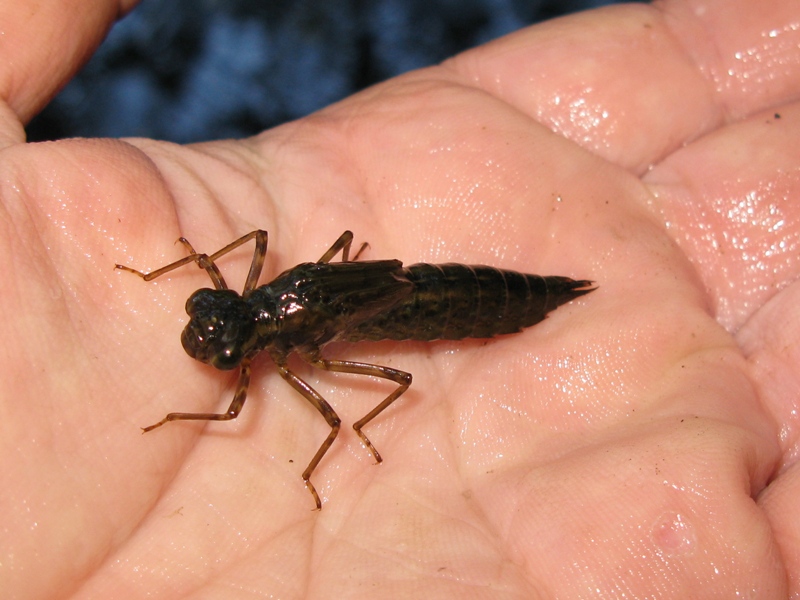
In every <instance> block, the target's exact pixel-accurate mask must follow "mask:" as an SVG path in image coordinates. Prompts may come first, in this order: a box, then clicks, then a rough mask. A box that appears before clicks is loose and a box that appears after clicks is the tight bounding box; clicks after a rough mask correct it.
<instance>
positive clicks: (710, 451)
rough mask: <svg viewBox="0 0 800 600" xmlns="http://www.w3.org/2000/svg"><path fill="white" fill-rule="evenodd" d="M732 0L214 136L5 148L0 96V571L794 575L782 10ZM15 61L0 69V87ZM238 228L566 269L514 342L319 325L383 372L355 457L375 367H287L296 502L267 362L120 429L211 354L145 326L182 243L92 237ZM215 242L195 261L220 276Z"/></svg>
mask: <svg viewBox="0 0 800 600" xmlns="http://www.w3.org/2000/svg"><path fill="white" fill-rule="evenodd" d="M706 4H708V3H706ZM717 4H719V6H717ZM736 4H738V5H739V6H738V7H737V9H732V8H731V3H730V2H727V3H721V2H720V3H716V4H715V3H711V5H710V6H708V8H707V10H706V12H703V13H700V12H698V11H695V10H694V9H693V3H692V2H690V1H688V0H686V1H678V0H675V1H674V2H666V3H663V4H660V5H656V6H653V7H645V6H632V5H631V6H626V7H624V8H623V7H620V8H615V9H609V10H603V11H598V12H594V13H587V14H583V15H578V16H575V17H571V18H568V19H564V20H561V21H555V22H551V23H548V24H545V25H542V26H538V27H533V28H530V29H526V30H523V31H520V32H518V33H517V34H515V35H512V36H509V37H507V38H504V39H501V40H498V41H497V42H494V43H491V44H488V45H486V46H483V47H480V48H478V49H475V50H473V51H470V52H468V53H465V54H463V55H460V56H458V57H456V58H454V59H452V60H451V61H448V62H447V63H445V64H443V65H441V66H439V67H435V68H431V69H426V70H422V71H417V72H414V73H411V74H408V75H406V76H403V77H400V78H397V79H394V80H391V81H388V82H386V83H385V84H382V85H380V86H377V87H374V88H371V89H369V90H367V91H365V92H363V93H361V94H358V95H356V96H354V97H352V98H350V99H348V100H346V101H344V102H342V103H340V104H337V105H335V106H332V107H330V108H329V109H327V110H325V111H322V112H320V113H318V114H315V115H313V116H311V117H309V118H306V119H303V120H302V121H299V122H296V123H292V124H289V125H286V126H283V127H280V128H277V129H275V130H272V131H268V132H265V133H264V134H262V135H261V136H259V137H257V138H254V139H249V140H243V141H225V142H213V143H207V144H200V145H193V146H185V147H181V146H176V145H172V144H166V143H161V142H156V141H151V140H142V139H135V140H125V141H111V140H65V141H61V142H58V143H50V144H36V145H25V144H23V143H21V142H22V139H21V137H22V136H21V134H20V129H19V124H18V123H16V124H15V123H14V120H13V118H5V119H3V121H2V122H3V123H4V124H5V125H4V129H3V139H4V140H5V147H4V150H3V161H2V163H0V169H1V170H2V184H1V185H2V187H0V201H1V202H2V204H1V208H2V212H0V226H1V227H2V234H1V235H0V251H2V264H3V266H4V273H3V277H2V278H0V287H1V288H2V289H0V303H1V304H0V306H1V307H2V312H3V320H2V326H1V327H2V329H1V330H0V339H2V340H3V341H2V343H1V344H0V354H1V355H2V356H1V357H0V358H1V360H0V365H2V366H3V369H4V376H3V377H2V378H1V379H2V381H0V386H2V388H0V389H1V390H2V391H1V392H0V409H1V410H2V415H3V418H2V420H1V421H0V422H2V431H3V433H2V435H0V444H2V451H1V452H0V473H2V474H3V481H4V482H5V489H4V493H3V494H2V497H0V509H2V514H3V515H4V519H3V524H2V526H0V527H2V532H3V535H2V538H0V544H1V545H2V547H0V589H3V590H4V592H3V596H4V597H11V598H29V597H30V598H43V597H51V596H52V597H55V596H59V597H65V596H69V595H71V594H72V595H74V596H75V597H81V598H83V597H86V598H92V597H103V598H110V597H125V598H137V597H145V596H148V597H163V598H176V597H198V598H199V597H204V598H207V597H213V598H227V597H230V598H236V597H262V596H263V597H276V598H306V597H308V598H313V597H325V598H333V597H335V598H343V597H370V598H376V597H378V598H422V597H424V598H439V597H441V598H446V597H453V596H454V595H455V594H459V595H461V596H464V597H466V596H467V595H468V596H470V597H486V598H500V597H508V598H534V597H559V598H565V597H570V598H580V597H598V596H599V597H656V596H660V597H687V594H692V595H693V596H694V597H700V596H704V597H724V598H727V597H733V596H734V595H735V594H741V595H745V596H751V597H759V598H773V597H774V598H780V597H785V596H786V595H787V593H789V592H793V593H795V594H798V593H800V575H798V562H799V561H800V558H798V549H797V547H796V546H793V545H792V540H793V539H797V534H798V532H797V527H798V526H797V525H796V522H797V521H798V519H797V518H796V517H797V512H798V509H797V506H796V503H794V505H792V504H791V503H790V499H791V498H793V497H794V496H795V495H796V492H797V487H798V478H797V468H796V464H795V460H796V458H795V457H796V455H797V450H796V437H797V425H798V422H797V411H796V410H795V408H796V403H797V390H798V389H799V388H800V381H799V380H798V378H797V375H796V373H795V371H796V369H794V368H793V365H796V364H797V361H798V359H800V349H798V346H797V342H796V340H797V337H798V329H800V319H799V318H798V314H799V313H798V310H797V305H798V296H800V289H799V288H798V287H797V284H796V283H794V284H792V283H791V282H792V281H793V280H794V279H795V278H796V277H797V274H798V271H800V259H798V249H800V248H799V246H800V243H798V233H799V232H800V204H798V203H797V202H796V201H794V200H793V196H796V195H797V194H798V193H800V169H798V167H797V165H798V164H800V162H799V160H798V159H800V148H799V147H798V145H797V142H796V140H797V139H798V133H800V132H799V131H798V130H800V125H799V124H800V109H798V108H797V106H796V104H795V105H793V104H792V102H796V100H797V97H798V91H799V90H800V58H798V50H797V47H798V46H797V40H798V29H797V27H796V25H797V23H798V13H797V11H796V9H793V8H792V7H791V3H790V2H777V1H775V2H768V3H766V4H765V3H763V2H755V1H748V2H745V1H742V2H739V3H736ZM63 10H64V11H66V10H68V9H67V8H64V9H63ZM69 10H72V9H69ZM737 10H738V12H737ZM731 11H733V12H731ZM729 14H736V15H737V17H736V19H734V20H731V19H729V20H728V21H726V20H725V18H724V15H729ZM106 19H107V20H108V19H110V16H109V17H106ZM734 21H735V22H734ZM74 22H75V23H76V25H75V27H76V30H80V31H81V32H82V34H83V35H84V36H85V37H86V41H85V42H84V45H85V47H88V46H89V45H91V43H92V41H91V40H92V39H94V38H96V36H97V32H91V31H90V30H89V29H88V27H90V26H91V22H82V21H80V20H79V19H77V18H76V19H75V21H74ZM95 27H98V25H95ZM698 32H702V35H698ZM753 49H754V50H753ZM749 50H753V52H752V53H750V54H747V52H748V51H749ZM17 52H21V50H19V49H18V50H17ZM781 53H783V54H781ZM79 54H80V53H75V56H77V55H79ZM72 56H73V55H72V54H70V53H64V55H63V59H62V60H64V61H75V62H76V61H77V60H78V59H77V58H71V57H72ZM742 56H745V57H748V56H750V57H751V60H749V61H748V60H746V58H745V59H743V58H742ZM754 56H771V57H775V56H782V57H783V60H763V61H759V60H756V59H755V58H752V57H754ZM41 60H44V58H42V59H41ZM32 62H33V64H35V60H34V59H32ZM14 64H18V63H15V62H14V61H9V65H12V66H9V65H7V66H6V67H5V69H6V71H8V70H9V69H13V68H14V66H13V65H14ZM74 66H75V65H74V64H72V65H71V66H70V65H67V66H63V68H62V69H61V72H62V73H66V72H67V71H69V70H70V69H71V68H73V67H74ZM31 71H32V72H36V70H35V69H31ZM63 76H66V75H63ZM11 79H13V77H11V76H10V75H9V73H8V72H6V74H5V80H6V81H10V80H11ZM756 81H758V82H762V83H763V85H760V86H756V85H754V83H753V82H756ZM47 85H55V84H54V83H50V84H48V83H47V82H45V80H44V75H42V76H41V77H39V78H37V77H31V78H30V79H29V82H28V84H27V87H26V86H24V85H18V86H16V87H15V86H10V85H6V86H5V87H4V88H3V89H4V90H6V92H5V95H6V100H7V102H8V105H9V106H10V108H11V111H13V112H15V113H16V114H17V115H19V118H20V119H22V120H23V121H24V120H25V119H26V118H27V117H28V116H29V115H30V113H31V112H33V111H34V110H35V109H36V107H37V106H38V103H40V102H41V98H42V97H44V96H46V95H47V93H49V92H48V91H47V89H48V88H47ZM37 86H38V87H37ZM4 114H7V115H10V114H12V113H11V112H9V110H6V111H5V113H4ZM257 228H261V229H266V230H268V231H269V236H270V239H269V252H268V255H267V261H266V264H265V268H264V276H263V277H262V282H263V281H266V280H267V279H268V278H270V277H272V276H274V275H276V274H277V273H279V272H280V271H282V270H284V269H285V268H288V267H290V266H292V265H294V264H296V263H298V262H307V261H314V260H317V259H318V258H319V257H320V256H321V255H322V254H323V252H324V251H325V250H326V249H327V248H328V247H330V245H331V244H332V243H333V241H334V240H335V239H336V238H337V237H338V236H339V235H340V234H341V233H342V231H344V230H345V229H351V230H353V231H354V233H355V236H356V238H355V241H356V244H358V243H360V242H362V241H367V242H369V244H370V246H369V248H368V249H366V250H365V253H364V256H363V258H364V259H383V258H398V259H401V260H403V261H404V262H405V263H407V264H410V263H413V262H423V261H424V262H462V263H471V264H489V265H493V266H497V267H502V268H507V269H514V270H518V271H523V272H528V273H539V274H542V275H565V276H569V277H573V278H576V279H592V280H594V281H596V282H597V283H598V285H599V289H598V290H597V291H595V292H594V293H592V294H590V295H588V296H585V297H582V298H580V299H578V300H576V301H574V302H572V303H571V304H568V305H565V306H562V307H561V308H559V309H558V310H557V311H555V312H553V313H552V314H551V315H550V317H549V318H548V319H547V320H545V321H544V322H543V323H541V324H539V325H537V326H535V327H533V328H531V329H529V330H526V331H525V332H523V333H521V334H518V335H514V336H506V337H502V338H497V339H494V340H490V341H487V340H468V341H464V342H457V343H456V342H442V341H440V342H435V343H431V344H422V343H418V342H400V343H394V342H380V343H371V344H358V345H346V344H340V345H331V346H329V347H326V349H325V354H326V356H327V357H330V358H345V359H348V360H360V361H365V362H371V363H376V364H381V365H388V366H391V367H395V368H398V369H402V370H405V371H409V372H411V373H413V375H414V383H413V385H412V386H411V389H410V390H409V391H408V392H407V393H406V394H405V395H404V396H402V397H401V398H400V400H399V401H398V402H397V403H395V404H394V405H393V406H392V407H390V408H389V409H388V410H387V411H386V412H385V413H383V414H382V415H381V416H379V417H378V418H377V419H375V421H373V422H372V423H370V424H369V425H368V427H367V428H366V429H365V431H366V432H367V434H368V435H369V437H370V439H371V440H372V441H373V442H374V443H375V445H376V447H377V448H378V450H379V451H380V452H381V454H382V455H383V458H384V462H383V464H381V465H379V466H378V465H375V464H373V463H374V461H373V459H372V457H371V456H370V454H369V453H368V452H367V451H366V449H365V448H364V447H363V446H362V445H361V444H360V442H359V440H358V438H357V437H356V435H355V434H354V433H353V431H352V429H349V425H350V424H352V423H353V422H354V421H356V420H358V419H359V418H361V417H362V416H363V415H364V414H366V413H367V412H368V411H369V410H370V409H371V408H372V407H373V406H374V405H375V404H377V402H379V401H380V400H381V399H382V398H383V397H384V396H385V395H386V394H388V393H389V392H390V391H391V390H392V389H393V384H389V383H387V382H386V381H381V380H373V379H372V378H365V377H358V376H353V375H345V374H331V373H325V372H319V371H316V370H314V369H313V368H311V367H309V366H307V365H304V364H303V363H302V362H300V361H296V362H294V361H293V362H292V363H291V364H292V368H294V369H295V370H296V371H297V372H298V374H300V375H301V376H302V377H303V378H304V379H306V380H307V381H308V382H309V383H310V384H311V385H313V386H314V387H315V389H317V390H318V391H319V392H320V393H321V394H322V395H323V396H324V397H325V398H327V399H328V401H329V402H330V403H331V404H332V405H333V406H334V408H335V409H336V410H337V412H338V414H339V415H340V416H341V417H342V420H343V422H344V424H345V427H344V428H343V430H342V434H341V435H340V436H339V438H338V440H337V441H336V443H335V444H334V446H333V448H332V449H331V451H330V452H329V453H328V454H327V455H326V457H325V458H324V460H323V461H322V462H321V463H320V465H319V467H318V469H317V470H316V471H315V473H314V482H315V485H316V487H317V490H318V491H319V493H320V496H321V498H322V502H323V507H322V510H321V511H315V510H312V509H313V508H314V503H313V500H312V498H311V496H310V495H309V494H308V492H307V491H306V489H305V488H304V486H303V483H302V480H301V478H300V474H301V473H302V471H303V469H304V468H305V465H306V464H307V463H308V461H309V460H310V458H311V457H312V456H313V454H314V452H315V451H316V449H317V447H318V446H319V444H320V443H321V441H322V440H323V439H324V438H325V436H326V435H327V431H328V427H327V426H326V424H325V422H324V420H323V419H322V418H321V417H320V415H319V414H318V413H317V412H316V411H315V410H314V408H313V407H312V406H311V405H310V404H309V403H308V402H306V401H305V400H304V399H303V398H302V397H301V396H300V395H298V394H297V393H296V392H295V391H294V390H292V389H291V388H290V387H289V386H288V385H286V383H285V382H284V381H283V380H282V379H281V378H280V377H279V376H278V374H277V373H276V372H275V369H274V368H273V366H272V365H271V364H270V361H269V359H268V358H267V357H259V358H257V359H256V360H255V361H254V365H253V380H252V383H251V386H250V392H249V396H248V398H249V399H248V401H247V404H246V405H245V407H244V410H243V411H242V414H241V416H240V417H239V418H238V419H237V420H235V421H232V422H228V423H210V424H207V423H202V422H200V423H198V422H176V423H169V424H167V425H166V426H164V427H161V428H159V429H157V430H155V431H152V432H150V433H147V434H146V435H142V433H141V429H140V427H143V426H147V425H151V424H153V423H155V422H156V421H158V420H159V419H161V418H162V417H163V416H164V415H165V414H166V413H167V412H170V411H185V412H212V411H222V410H224V409H225V408H227V405H228V403H229V402H230V398H231V395H232V393H233V388H234V385H235V377H232V375H231V374H230V373H223V372H219V371H215V370H214V369H212V368H210V367H208V366H205V365H202V364H200V363H198V362H196V361H192V360H191V359H190V358H189V357H187V356H186V355H185V353H184V352H183V350H182V349H181V347H180V343H179V335H180V331H181V329H182V327H183V325H184V323H185V320H186V315H185V313H184V312H183V308H184V302H185V300H186V298H187V297H188V296H189V294H191V292H193V291H194V290H196V289H198V288H200V287H209V286H210V282H209V279H208V276H207V275H206V274H205V273H204V271H202V270H201V269H198V268H196V267H195V266H192V265H190V266H187V267H184V268H182V269H178V270H176V271H174V272H172V273H170V274H169V275H167V276H164V277H162V278H160V279H158V280H156V281H154V282H149V283H146V282H143V281H142V280H141V279H139V278H138V277H135V276H132V275H130V274H128V273H124V272H120V271H115V270H114V268H113V267H114V264H115V263H124V264H127V265H130V266H132V267H134V268H137V269H141V270H152V269H155V268H158V267H161V266H163V265H165V264H167V263H169V262H172V261H174V260H176V259H178V258H180V257H181V256H182V255H183V253H184V252H185V250H184V248H183V247H182V246H181V245H179V244H178V245H175V244H174V243H173V242H174V241H175V240H176V239H177V238H178V237H179V236H181V235H183V236H185V237H186V238H188V239H189V240H190V241H191V242H192V244H193V245H194V247H195V248H196V249H198V250H199V251H201V252H208V253H211V252H213V251H216V250H218V249H219V248H221V247H222V246H224V245H225V244H227V243H228V242H230V241H232V240H233V239H235V238H237V237H239V236H241V235H243V234H244V233H247V232H248V231H251V230H253V229H257ZM251 257H252V247H246V248H242V249H240V250H237V251H236V252H234V253H231V254H230V255H226V256H225V257H224V258H222V259H220V261H219V266H220V268H221V269H222V271H223V273H224V275H225V277H226V279H227V281H228V283H229V285H230V286H231V287H232V288H234V289H241V286H242V283H243V281H244V278H245V275H246V272H247V269H248V267H249V262H250V259H251Z"/></svg>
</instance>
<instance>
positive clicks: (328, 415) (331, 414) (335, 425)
mask: <svg viewBox="0 0 800 600" xmlns="http://www.w3.org/2000/svg"><path fill="white" fill-rule="evenodd" d="M276 366H277V368H278V373H280V376H281V377H283V378H284V379H285V380H286V382H287V383H288V384H289V385H290V386H292V387H293V388H294V389H296V390H297V391H298V392H300V393H301V394H302V395H303V397H304V398H305V399H306V400H308V401H309V402H311V404H312V405H313V406H314V408H316V409H317V410H318V411H319V413H320V414H321V415H322V416H323V417H325V420H326V421H327V422H328V425H330V427H331V432H330V433H329V434H328V437H327V438H325V441H324V442H322V445H321V446H320V447H319V450H317V453H316V454H315V455H314V458H312V459H311V462H310V463H308V466H307V467H306V470H305V471H303V481H305V483H306V488H308V491H309V492H311V495H312V496H313V497H314V502H315V503H316V504H317V510H320V509H321V508H322V502H321V501H320V499H319V494H317V490H316V488H315V487H314V484H313V483H311V473H313V472H314V469H316V468H317V465H318V464H319V461H321V460H322V457H323V456H325V453H326V452H327V451H328V450H329V449H330V447H331V445H332V444H333V440H335V439H336V436H337V435H339V427H340V426H341V423H342V421H341V419H339V415H337V414H336V411H334V410H333V408H332V407H331V405H330V404H328V403H327V402H326V400H325V398H323V397H322V396H320V395H319V392H317V390H315V389H314V388H312V387H311V386H310V385H308V384H307V383H306V382H305V381H303V380H302V379H300V378H299V377H298V376H297V375H295V374H294V373H293V372H292V371H290V370H289V369H287V368H286V367H284V366H283V365H280V364H276Z"/></svg>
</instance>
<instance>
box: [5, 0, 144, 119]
mask: <svg viewBox="0 0 800 600" xmlns="http://www.w3.org/2000/svg"><path fill="white" fill-rule="evenodd" d="M132 5H133V1H132V0H91V1H85V2H69V1H67V0H46V1H44V2H35V3H32V2H5V3H3V8H2V13H0V23H2V28H3V35H2V37H1V38H0V54H2V56H3V61H2V65H0V95H2V98H3V99H4V100H5V102H6V103H7V104H8V106H9V107H10V109H11V110H12V111H13V112H14V113H15V114H16V115H17V117H18V118H19V120H20V121H22V122H23V123H25V122H27V121H28V120H29V119H30V118H31V117H32V116H33V115H34V114H36V112H37V111H39V110H40V109H41V108H42V107H43V106H44V105H45V104H46V103H47V102H48V101H49V100H50V98H51V97H52V96H53V95H54V94H55V93H56V92H57V91H58V90H59V89H60V88H61V86H63V85H64V83H65V82H66V81H67V80H68V79H69V78H70V77H71V76H72V75H73V74H74V73H75V71H77V70H78V68H79V67H80V66H81V65H82V64H83V63H84V62H85V61H86V60H87V59H88V57H89V55H90V54H91V53H92V52H93V51H94V49H95V48H96V47H97V45H98V44H99V43H100V41H101V40H102V39H103V37H104V36H105V34H106V33H107V31H108V29H109V28H110V27H111V24H112V23H113V22H114V19H116V18H118V17H120V16H121V15H122V14H123V12H124V11H126V10H128V9H129V8H130V7H131V6H132ZM14 133H16V132H14Z"/></svg>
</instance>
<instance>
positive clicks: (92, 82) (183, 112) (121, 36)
mask: <svg viewBox="0 0 800 600" xmlns="http://www.w3.org/2000/svg"><path fill="white" fill-rule="evenodd" d="M612 3H613V2H611V1H610V0H560V1H559V0H550V1H545V0H526V1H523V0H291V1H290V0H260V1H259V0H143V2H142V3H141V4H140V5H139V6H138V7H137V8H136V9H135V10H134V11H133V12H132V13H131V14H130V15H128V16H127V17H126V18H125V19H123V20H122V21H120V22H119V23H118V24H117V25H116V26H115V27H114V28H113V30H112V31H111V33H110V34H109V36H108V38H107V39H106V41H105V42H104V43H103V45H102V46H101V47H100V49H99V50H98V52H97V53H96V55H95V56H94V57H93V58H92V60H91V61H90V62H89V64H87V65H86V67H85V68H84V69H83V70H82V71H81V72H80V73H79V74H78V76H77V77H76V78H75V79H74V80H73V81H72V82H70V83H69V84H68V85H67V87H65V88H64V90H63V91H62V92H61V93H60V94H59V95H58V96H57V97H56V98H55V100H54V101H53V102H52V103H51V104H50V106H48V107H47V108H46V109H45V110H44V111H43V112H42V114H40V115H39V116H38V117H36V118H35V119H34V120H33V121H32V122H31V123H30V124H29V126H28V127H27V131H28V137H29V139H30V140H31V141H36V140H45V139H58V138H64V137H75V136H83V137H122V136H143V137H150V138H156V139H163V140H171V141H175V142H181V143H184V142H193V141H199V140H208V139H218V138H228V137H235V138H238V137H246V136H249V135H254V134H256V133H258V132H260V131H262V130H263V129H266V128H268V127H272V126H274V125H277V124H280V123H282V122H285V121H289V120H292V119H296V118H298V117H302V116H303V115H306V114H308V113H310V112H313V111H315V110H317V109H319V108H322V107H323V106H325V105H327V104H330V103H331V102H335V101H336V100H339V99H341V98H344V97H346V96H348V95H349V94H351V93H353V92H355V91H357V90H359V89H362V88H364V87H366V86H368V85H371V84H373V83H376V82H378V81H382V80H384V79H387V78H389V77H392V76H394V75H398V74H400V73H403V72H405V71H408V70H411V69H415V68H418V67H423V66H426V65H431V64H435V63H437V62H440V61H441V60H444V59H445V58H447V57H449V56H452V55H453V54H455V53H456V52H459V51H460V50H464V49H466V48H469V47H471V46H475V45H478V44H481V43H483V42H486V41H488V40H490V39H493V38H496V37H499V36H501V35H504V34H506V33H509V32H511V31H514V30H516V29H520V28H522V27H524V26H526V25H528V24H531V23H534V22H536V21H540V20H544V19H548V18H552V17H555V16H560V15H563V14H567V13H569V12H574V11H578V10H583V9H587V8H592V7H596V6H600V5H605V4H612Z"/></svg>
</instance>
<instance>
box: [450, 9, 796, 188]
mask: <svg viewBox="0 0 800 600" xmlns="http://www.w3.org/2000/svg"><path fill="white" fill-rule="evenodd" d="M695 4H696V3H695V2H692V1H690V0H672V1H667V2H662V3H658V4H656V5H654V6H641V5H629V6H618V7H609V8H606V9H602V10H598V11H592V12H586V13H581V14H578V15H574V16H571V17H568V18H564V19H558V20H554V21H550V22H547V23H544V24H542V25H538V26H535V27H531V28H528V29H524V30H522V31H519V32H517V33H515V34H512V35H510V36H507V37H505V38H502V39H500V40H497V41H496V42H493V43H491V44H488V45H486V46H483V47H480V48H477V49H475V50H472V51H469V52H466V53H464V54H462V55H459V56H458V57H456V58H455V59H453V60H452V61H450V62H449V63H446V65H447V66H449V67H451V68H453V69H454V70H455V71H456V72H457V73H459V75H461V76H465V77H466V81H467V82H468V83H469V84H470V85H477V86H479V87H481V88H483V89H485V90H488V91H489V92H490V93H492V94H493V95H496V96H498V97H500V98H502V99H504V100H506V101H507V102H509V103H510V104H512V105H513V106H515V107H517V108H518V109H519V110H521V111H523V112H524V113H526V114H528V115H531V116H533V117H535V118H536V119H537V120H539V121H540V122H542V123H544V124H546V125H548V126H549V127H550V128H551V129H553V130H555V131H557V132H559V133H561V134H562V135H564V136H565V137H567V138H569V139H571V140H573V141H575V142H577V143H579V144H581V145H582V146H584V147H587V148H590V149H591V150H593V151H594V152H596V153H597V154H599V155H601V156H603V157H605V158H607V159H610V160H612V161H614V162H616V163H617V164H621V165H623V166H625V167H626V168H628V169H630V170H632V171H634V172H643V171H644V170H645V169H647V168H648V167H649V165H651V164H653V163H654V162H657V161H658V160H659V159H660V158H661V157H663V156H665V155H667V154H668V153H669V152H671V151H673V150H675V149H677V148H679V147H681V146H682V145H683V144H684V143H686V141H688V140H691V139H694V138H696V137H697V136H698V135H700V134H701V133H703V132H705V131H709V130H711V129H714V128H716V127H718V126H719V125H720V124H721V123H723V122H724V121H725V120H726V119H728V118H730V117H731V116H734V117H735V116H738V115H742V114H747V113H750V112H753V111H755V110H758V108H759V107H763V106H769V105H773V104H777V103H780V102H782V101H785V100H786V99H787V98H789V97H791V95H792V93H793V90H795V89H796V88H797V85H798V83H800V62H799V61H798V60H797V39H798V36H800V31H798V30H797V27H796V24H794V22H793V21H792V18H793V17H794V16H795V15H794V14H792V13H793V11H792V9H791V7H790V6H789V5H790V4H791V3H788V2H779V1H777V0H772V1H770V2H767V3H766V4H765V3H757V2H752V1H749V0H738V1H737V2H736V5H737V6H736V8H733V7H732V6H731V3H730V2H721V1H715V2H710V3H708V2H706V3H703V6H704V9H705V10H704V11H701V10H700V9H699V8H698V7H695V6H694V5H695ZM695 9H696V10H695ZM794 12H796V11H794ZM733 15H736V16H735V17H734V16H733ZM792 42H793V43H794V47H792ZM778 67H779V68H778ZM765 81H767V82H768V83H769V84H768V85H766V84H764V82H765ZM756 90H757V91H756Z"/></svg>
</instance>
